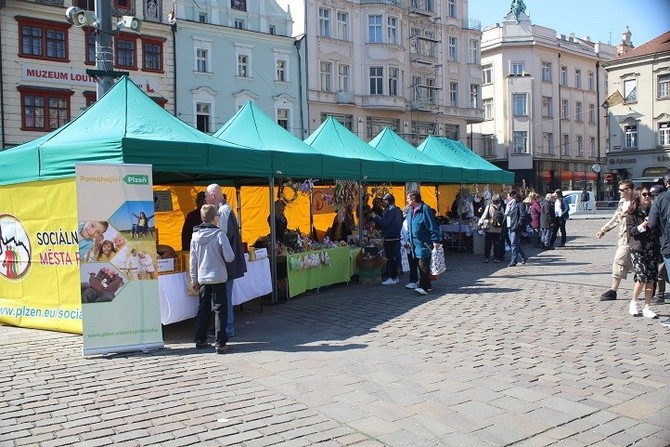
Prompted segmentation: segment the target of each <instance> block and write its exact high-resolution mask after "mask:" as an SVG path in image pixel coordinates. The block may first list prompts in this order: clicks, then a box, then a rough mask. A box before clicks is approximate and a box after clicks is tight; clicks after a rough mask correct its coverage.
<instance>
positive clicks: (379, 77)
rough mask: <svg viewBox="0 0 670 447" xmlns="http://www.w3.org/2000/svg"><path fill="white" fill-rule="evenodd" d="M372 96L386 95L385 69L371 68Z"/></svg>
mask: <svg viewBox="0 0 670 447" xmlns="http://www.w3.org/2000/svg"><path fill="white" fill-rule="evenodd" d="M370 94H371V95H383V94H384V67H370Z"/></svg>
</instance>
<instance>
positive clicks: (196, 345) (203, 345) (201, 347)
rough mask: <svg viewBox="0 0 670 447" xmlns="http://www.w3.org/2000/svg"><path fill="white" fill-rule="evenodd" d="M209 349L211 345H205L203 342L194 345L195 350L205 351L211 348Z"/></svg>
mask: <svg viewBox="0 0 670 447" xmlns="http://www.w3.org/2000/svg"><path fill="white" fill-rule="evenodd" d="M211 347H212V345H211V344H210V343H207V342H205V343H196V344H195V349H207V348H211Z"/></svg>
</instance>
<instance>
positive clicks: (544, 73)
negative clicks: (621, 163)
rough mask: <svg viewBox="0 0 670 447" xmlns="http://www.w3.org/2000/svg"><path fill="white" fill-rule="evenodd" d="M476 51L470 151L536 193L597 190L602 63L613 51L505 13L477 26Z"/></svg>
mask: <svg viewBox="0 0 670 447" xmlns="http://www.w3.org/2000/svg"><path fill="white" fill-rule="evenodd" d="M481 51H482V71H483V85H482V105H483V109H484V121H483V122H482V123H480V124H475V125H472V126H471V139H472V140H471V147H472V149H473V150H475V151H476V152H477V153H478V154H479V155H481V156H482V157H484V158H486V159H488V160H489V161H491V162H492V163H494V164H496V165H497V166H499V167H501V168H503V169H506V170H510V171H513V172H514V173H515V177H516V181H517V183H518V184H519V185H521V184H523V183H525V186H527V187H530V188H534V189H535V190H536V191H540V192H544V191H548V190H553V189H555V188H563V189H566V190H572V189H582V188H584V187H586V188H588V189H589V190H593V191H596V192H597V191H601V190H602V187H601V186H599V185H602V181H600V180H601V175H600V174H599V172H600V171H601V166H600V165H601V164H603V163H604V157H605V149H606V147H607V144H606V142H607V132H606V123H605V119H604V117H603V112H602V110H601V107H600V105H601V104H602V102H603V101H605V99H606V98H607V94H606V85H607V84H606V79H605V71H604V68H603V62H605V61H607V60H610V59H612V58H613V57H614V56H615V55H616V53H615V48H614V47H613V46H611V45H606V44H603V43H600V42H591V40H590V39H589V38H584V39H580V38H576V37H575V36H574V35H570V36H565V35H557V34H556V31H555V30H553V29H549V28H545V27H542V26H538V25H533V24H532V23H531V21H530V18H529V17H528V16H527V15H526V14H525V13H524V12H520V13H519V17H518V21H517V18H516V17H515V15H514V14H512V13H511V12H510V13H509V14H508V15H507V16H506V17H505V19H504V20H503V21H502V23H500V24H496V25H493V26H490V27H487V28H486V29H484V31H483V33H482V45H481ZM594 165H597V166H594Z"/></svg>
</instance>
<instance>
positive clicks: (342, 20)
mask: <svg viewBox="0 0 670 447" xmlns="http://www.w3.org/2000/svg"><path fill="white" fill-rule="evenodd" d="M337 37H338V39H342V40H349V13H348V12H338V13H337Z"/></svg>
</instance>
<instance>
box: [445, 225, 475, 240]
mask: <svg viewBox="0 0 670 447" xmlns="http://www.w3.org/2000/svg"><path fill="white" fill-rule="evenodd" d="M440 233H465V235H466V236H468V237H470V236H472V231H471V230H470V225H468V224H466V223H461V224H459V223H454V224H447V225H440Z"/></svg>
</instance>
